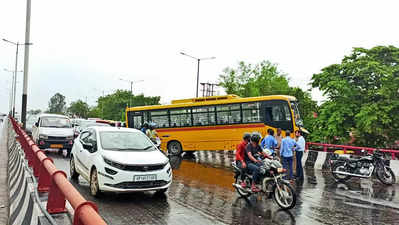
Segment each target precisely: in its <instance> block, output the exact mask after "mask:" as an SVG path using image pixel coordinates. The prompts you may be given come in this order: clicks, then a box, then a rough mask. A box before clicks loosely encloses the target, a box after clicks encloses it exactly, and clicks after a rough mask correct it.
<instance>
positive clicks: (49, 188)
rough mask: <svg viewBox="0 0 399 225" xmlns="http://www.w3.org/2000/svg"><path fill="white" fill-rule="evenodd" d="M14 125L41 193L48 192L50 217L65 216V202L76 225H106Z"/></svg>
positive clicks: (60, 171)
mask: <svg viewBox="0 0 399 225" xmlns="http://www.w3.org/2000/svg"><path fill="white" fill-rule="evenodd" d="M10 121H11V124H12V125H13V127H14V130H15V132H16V133H17V135H18V138H17V139H18V141H19V142H20V144H21V146H22V148H23V150H24V152H25V156H26V158H27V160H28V164H29V166H30V167H32V169H33V174H34V176H35V177H37V178H38V191H39V192H48V199H47V206H46V209H47V211H48V212H49V213H50V214H53V213H62V212H66V211H67V210H66V207H65V205H66V201H68V202H69V204H70V205H71V206H72V208H73V209H74V210H75V213H74V218H73V224H74V225H105V224H107V223H105V221H104V220H103V219H102V218H101V216H100V215H99V214H98V208H97V206H96V205H95V204H94V203H93V202H90V201H86V199H84V198H83V197H82V195H81V194H80V193H79V192H78V191H77V190H76V189H75V187H74V186H73V185H72V184H71V183H70V182H69V181H68V179H67V175H66V173H65V172H64V171H62V170H57V168H56V167H55V165H54V164H53V160H52V159H51V158H49V157H47V156H46V155H45V154H44V152H43V150H40V148H39V147H37V145H36V144H35V143H34V142H33V140H32V139H31V138H30V137H29V135H27V134H26V133H25V131H24V130H23V129H22V128H21V127H20V126H19V125H18V123H17V122H16V121H15V120H14V118H12V117H11V118H10Z"/></svg>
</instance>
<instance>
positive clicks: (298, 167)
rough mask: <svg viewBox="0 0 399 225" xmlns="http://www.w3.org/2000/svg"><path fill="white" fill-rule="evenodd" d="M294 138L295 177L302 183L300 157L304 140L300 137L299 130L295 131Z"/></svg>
mask: <svg viewBox="0 0 399 225" xmlns="http://www.w3.org/2000/svg"><path fill="white" fill-rule="evenodd" d="M295 136H296V137H297V141H296V144H297V146H298V147H297V148H296V149H295V150H296V152H295V157H296V177H297V179H298V180H300V181H303V180H304V177H303V168H302V156H303V152H304V151H306V150H305V144H306V142H305V139H304V138H303V137H302V135H301V132H300V131H299V130H297V131H295Z"/></svg>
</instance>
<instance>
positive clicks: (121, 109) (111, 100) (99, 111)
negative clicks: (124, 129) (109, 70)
mask: <svg viewBox="0 0 399 225" xmlns="http://www.w3.org/2000/svg"><path fill="white" fill-rule="evenodd" d="M160 99H161V97H159V96H155V97H145V96H144V95H132V93H131V92H130V91H125V90H117V91H116V92H115V93H113V94H110V95H107V96H104V97H100V98H98V100H97V106H96V107H95V108H92V109H91V110H90V113H89V114H90V115H97V117H98V115H101V116H99V117H101V118H104V119H110V120H118V121H119V120H121V121H125V112H126V107H127V106H132V107H133V106H142V105H157V104H159V101H160ZM90 117H91V116H90Z"/></svg>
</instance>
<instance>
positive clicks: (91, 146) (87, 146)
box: [82, 143, 93, 151]
mask: <svg viewBox="0 0 399 225" xmlns="http://www.w3.org/2000/svg"><path fill="white" fill-rule="evenodd" d="M82 145H83V148H85V149H87V150H89V151H91V150H92V149H93V144H92V143H83V144H82Z"/></svg>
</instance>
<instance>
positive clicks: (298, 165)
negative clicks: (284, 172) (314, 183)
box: [296, 151, 304, 180]
mask: <svg viewBox="0 0 399 225" xmlns="http://www.w3.org/2000/svg"><path fill="white" fill-rule="evenodd" d="M302 156H303V151H297V152H296V177H298V178H299V179H301V180H303V179H304V177H303V167H302Z"/></svg>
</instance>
